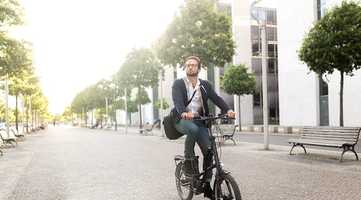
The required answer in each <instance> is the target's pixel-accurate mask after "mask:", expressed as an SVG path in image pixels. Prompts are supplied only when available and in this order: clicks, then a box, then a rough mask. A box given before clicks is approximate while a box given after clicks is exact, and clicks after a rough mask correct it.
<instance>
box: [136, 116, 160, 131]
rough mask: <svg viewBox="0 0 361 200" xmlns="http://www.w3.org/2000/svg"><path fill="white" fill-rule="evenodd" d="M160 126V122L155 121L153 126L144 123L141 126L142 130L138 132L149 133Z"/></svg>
mask: <svg viewBox="0 0 361 200" xmlns="http://www.w3.org/2000/svg"><path fill="white" fill-rule="evenodd" d="M159 126H160V120H159V119H157V120H155V121H154V122H153V124H151V123H146V124H144V126H143V129H141V130H140V133H144V132H145V133H151V132H152V131H153V128H154V127H159Z"/></svg>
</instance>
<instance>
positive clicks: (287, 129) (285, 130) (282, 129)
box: [278, 126, 292, 133]
mask: <svg viewBox="0 0 361 200" xmlns="http://www.w3.org/2000/svg"><path fill="white" fill-rule="evenodd" d="M278 132H279V133H292V128H291V127H289V126H279V127H278Z"/></svg>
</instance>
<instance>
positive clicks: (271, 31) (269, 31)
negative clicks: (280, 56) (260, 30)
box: [266, 27, 277, 41]
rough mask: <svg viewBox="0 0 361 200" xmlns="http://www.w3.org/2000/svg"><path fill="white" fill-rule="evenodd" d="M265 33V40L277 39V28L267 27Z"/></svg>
mask: <svg viewBox="0 0 361 200" xmlns="http://www.w3.org/2000/svg"><path fill="white" fill-rule="evenodd" d="M266 35H267V41H277V28H276V27H267V28H266Z"/></svg>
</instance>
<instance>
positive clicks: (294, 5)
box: [277, 0, 319, 126]
mask: <svg viewBox="0 0 361 200" xmlns="http://www.w3.org/2000/svg"><path fill="white" fill-rule="evenodd" d="M314 9H315V8H314V1H313V0H303V1H290V0H279V3H278V8H277V21H278V26H277V28H278V35H277V36H278V69H279V104H280V125H285V126H294V125H317V124H318V121H319V117H318V110H319V108H318V105H319V104H318V94H317V91H318V84H317V78H316V75H315V74H314V73H310V72H309V70H308V68H307V66H306V65H305V64H302V63H301V62H300V61H299V59H298V54H297V51H298V49H299V48H300V46H301V44H302V40H303V38H304V36H305V34H306V33H307V31H308V30H309V29H310V27H311V25H312V23H313V22H314V19H315V15H314V14H315V13H314V11H315V10H314Z"/></svg>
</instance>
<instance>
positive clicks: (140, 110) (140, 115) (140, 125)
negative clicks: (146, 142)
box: [139, 104, 143, 133]
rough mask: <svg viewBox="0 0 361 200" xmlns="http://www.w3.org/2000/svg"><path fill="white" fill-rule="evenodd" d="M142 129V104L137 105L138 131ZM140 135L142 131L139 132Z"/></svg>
mask: <svg viewBox="0 0 361 200" xmlns="http://www.w3.org/2000/svg"><path fill="white" fill-rule="evenodd" d="M142 128H143V120H142V104H139V130H142ZM141 133H142V131H141Z"/></svg>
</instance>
